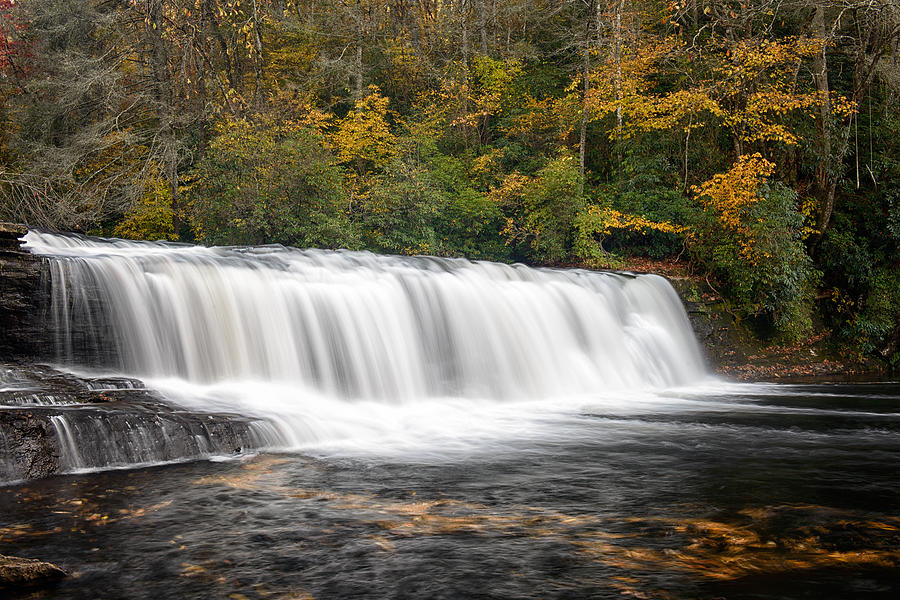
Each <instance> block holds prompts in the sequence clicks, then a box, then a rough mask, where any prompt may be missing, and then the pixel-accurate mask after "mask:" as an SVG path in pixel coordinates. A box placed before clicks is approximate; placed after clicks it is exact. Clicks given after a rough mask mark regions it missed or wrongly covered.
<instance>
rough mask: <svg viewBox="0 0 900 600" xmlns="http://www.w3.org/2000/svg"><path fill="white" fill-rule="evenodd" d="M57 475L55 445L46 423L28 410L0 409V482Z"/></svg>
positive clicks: (48, 423) (47, 422) (58, 470)
mask: <svg viewBox="0 0 900 600" xmlns="http://www.w3.org/2000/svg"><path fill="white" fill-rule="evenodd" d="M59 472H60V461H59V442H58V440H57V437H56V435H55V431H54V429H53V427H52V425H51V424H50V422H49V421H48V420H47V419H45V418H41V417H37V418H36V417H35V414H34V413H33V412H31V411H28V410H23V409H0V481H17V480H21V479H38V478H41V477H48V476H50V475H54V474H56V473H59Z"/></svg>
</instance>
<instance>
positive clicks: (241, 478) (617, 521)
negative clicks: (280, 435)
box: [0, 384, 900, 600]
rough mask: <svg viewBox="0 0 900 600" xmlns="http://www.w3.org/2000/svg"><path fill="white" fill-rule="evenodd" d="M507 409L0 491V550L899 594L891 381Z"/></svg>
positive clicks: (239, 570) (369, 576) (517, 591)
mask: <svg viewBox="0 0 900 600" xmlns="http://www.w3.org/2000/svg"><path fill="white" fill-rule="evenodd" d="M501 406H504V405H501ZM505 406H507V407H508V408H510V409H511V410H510V411H509V412H508V413H506V414H504V413H503V411H502V410H498V412H497V413H495V414H493V415H490V417H491V418H493V419H495V420H496V419H499V420H500V421H503V422H504V423H505V425H504V426H502V427H498V426H495V425H491V424H488V423H485V420H487V419H488V415H480V414H479V415H473V419H472V422H471V425H472V431H471V432H470V433H471V435H470V436H466V435H463V434H462V433H461V434H460V435H458V436H457V437H456V438H455V439H456V441H455V442H454V443H451V440H449V439H448V438H447V437H436V438H435V439H433V440H427V439H420V438H419V437H418V436H416V435H414V434H411V435H412V438H411V439H407V440H405V442H404V443H400V442H398V441H397V440H394V441H393V442H387V443H385V444H384V446H383V447H379V446H378V445H377V444H375V443H374V442H372V443H364V444H351V443H332V444H323V445H321V446H318V447H313V448H311V449H310V450H309V451H308V452H300V453H291V454H269V455H261V456H257V457H252V458H246V457H245V458H242V459H238V460H232V461H227V462H195V463H190V464H180V465H169V466H162V467H154V468H147V469H139V470H133V471H112V472H104V473H94V474H86V475H70V476H62V477H57V478H53V479H50V480H44V481H36V482H32V483H29V484H27V485H22V486H12V487H5V488H0V553H6V554H16V555H21V556H34V557H40V558H43V559H45V560H51V561H54V562H57V563H59V564H61V565H62V566H64V567H65V568H67V569H69V570H70V571H72V572H73V576H72V577H71V578H69V579H67V580H66V581H64V582H63V583H62V584H60V585H59V586H58V587H57V588H55V589H54V590H53V591H52V592H50V593H49V594H48V595H45V596H40V595H34V596H29V594H28V593H25V592H21V593H13V594H12V596H11V597H15V598H20V597H52V598H65V599H75V598H148V599H150V598H153V599H158V598H236V599H238V600H240V599H241V598H251V599H257V598H309V597H313V598H321V599H327V598H349V597H352V598H659V599H672V598H677V599H694V598H704V599H706V598H708V599H712V598H833V599H845V598H895V597H897V596H896V595H897V592H898V591H900V570H898V566H900V469H897V468H896V465H897V463H898V458H900V410H898V407H900V385H898V384H871V385H821V386H808V385H803V386H777V385H719V386H716V387H715V389H713V388H709V387H707V388H694V389H691V390H680V391H677V392H670V393H668V394H660V395H657V396H656V398H655V399H651V398H649V397H647V398H644V399H643V400H642V401H636V399H635V398H634V397H631V396H627V395H624V396H622V397H621V398H619V401H616V400H615V398H614V397H612V396H610V397H605V398H594V399H591V398H583V399H582V401H581V403H580V405H579V404H578V403H575V402H573V403H572V404H570V405H569V406H568V407H567V408H560V409H558V410H533V411H531V412H528V411H527V410H522V407H516V406H512V405H505ZM513 409H514V410H513ZM516 427H517V430H516ZM401 429H402V426H401V425H399V424H398V426H397V430H398V431H399V430H401ZM497 429H500V430H502V431H503V432H505V435H495V434H496V430H497ZM463 433H464V432H463ZM492 433H493V434H494V435H492ZM448 446H450V447H451V450H449V451H447V448H448Z"/></svg>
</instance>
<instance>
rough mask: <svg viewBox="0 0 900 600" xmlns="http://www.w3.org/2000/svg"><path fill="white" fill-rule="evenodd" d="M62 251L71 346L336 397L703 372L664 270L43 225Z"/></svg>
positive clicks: (543, 390)
mask: <svg viewBox="0 0 900 600" xmlns="http://www.w3.org/2000/svg"><path fill="white" fill-rule="evenodd" d="M26 241H27V244H28V247H29V248H30V249H31V251H32V252H34V253H37V254H42V255H48V256H50V257H52V258H51V260H52V270H51V272H52V277H53V302H54V309H53V310H54V316H53V319H54V325H55V327H56V329H57V332H58V333H57V344H58V357H59V360H60V361H63V362H66V363H68V364H72V365H76V366H77V365H88V366H98V365H99V366H104V367H108V368H114V369H116V370H119V371H122V372H124V373H128V374H131V375H136V376H141V377H177V378H183V379H185V380H188V381H191V382H196V383H211V382H217V381H234V380H251V381H253V380H265V381H275V382H288V383H290V382H298V383H302V384H304V385H306V386H310V387H312V388H314V389H318V390H320V391H321V392H322V393H324V394H328V395H330V396H334V397H337V398H363V399H373V400H379V401H388V402H404V401H411V400H415V399H421V398H426V397H445V396H453V397H473V398H475V397H477V398H485V397H487V398H496V399H507V398H538V397H548V396H556V395H563V394H579V393H590V392H592V391H597V390H608V389H616V388H628V389H631V388H647V387H663V386H671V385H679V384H684V383H688V382H691V381H695V380H697V379H699V378H700V377H702V376H703V371H704V367H703V363H702V360H701V358H700V354H699V351H698V348H697V344H696V342H695V340H694V337H693V333H692V331H691V328H690V325H689V323H688V321H687V318H686V315H685V313H684V310H683V308H682V306H681V303H680V301H679V299H678V297H677V295H676V293H675V292H674V290H673V289H672V288H671V286H670V285H669V283H668V282H667V281H666V280H665V279H663V278H661V277H657V276H653V275H640V276H630V275H623V274H615V273H597V272H588V271H582V270H549V269H533V268H529V267H525V266H522V265H503V264H496V263H489V262H471V261H467V260H463V259H443V258H432V257H415V258H405V257H395V256H379V255H375V254H371V253H366V252H343V251H341V252H332V251H322V250H294V249H288V248H282V247H260V248H204V247H199V246H184V245H175V244H164V243H149V242H126V241H121V240H102V239H96V238H85V237H80V236H73V235H60V234H51V233H45V232H38V231H32V232H30V233H29V234H28V236H27V238H26Z"/></svg>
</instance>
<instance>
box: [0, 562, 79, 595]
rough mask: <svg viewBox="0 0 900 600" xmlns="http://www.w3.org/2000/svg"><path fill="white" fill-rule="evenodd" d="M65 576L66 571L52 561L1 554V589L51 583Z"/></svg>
mask: <svg viewBox="0 0 900 600" xmlns="http://www.w3.org/2000/svg"><path fill="white" fill-rule="evenodd" d="M64 577H66V572H65V571H63V570H62V569H60V568H59V567H57V566H56V565H54V564H52V563H48V562H43V561H40V560H36V559H34V558H18V557H16V556H4V555H3V554H0V590H2V589H4V588H21V587H35V586H44V585H50V584H53V583H56V582H57V581H59V580H60V579H63V578H64Z"/></svg>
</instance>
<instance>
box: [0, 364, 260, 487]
mask: <svg viewBox="0 0 900 600" xmlns="http://www.w3.org/2000/svg"><path fill="white" fill-rule="evenodd" d="M272 441H273V437H272V429H271V426H270V425H269V424H268V423H266V422H262V421H257V420H254V419H250V418H247V417H243V416H240V415H232V414H218V413H216V414H212V413H196V412H190V411H186V410H183V409H179V408H178V407H176V406H173V405H172V404H171V403H168V402H165V401H164V400H163V399H162V398H161V397H160V396H159V395H158V394H157V393H156V392H154V391H153V390H150V389H147V388H145V387H144V386H143V384H142V383H141V382H140V381H138V380H135V379H130V378H118V377H104V378H81V377H76V376H74V375H72V374H69V373H64V372H61V371H57V370H55V369H52V368H50V367H47V366H43V365H38V366H23V365H15V364H10V363H7V364H2V363H0V481H18V480H26V479H37V478H41V477H48V476H50V475H56V474H59V473H65V472H69V471H73V470H77V469H94V468H107V467H120V466H127V465H136V464H148V463H159V462H166V461H173V460H190V459H198V458H204V457H207V456H212V455H218V456H221V455H229V454H235V453H240V452H244V451H248V450H255V449H257V448H260V447H263V446H266V445H269V444H271V443H272Z"/></svg>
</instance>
